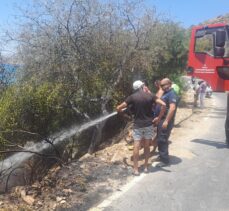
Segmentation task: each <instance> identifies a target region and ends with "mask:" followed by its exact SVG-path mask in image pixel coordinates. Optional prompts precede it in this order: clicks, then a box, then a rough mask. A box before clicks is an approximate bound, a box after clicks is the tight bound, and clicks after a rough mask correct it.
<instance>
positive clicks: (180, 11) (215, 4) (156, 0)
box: [146, 0, 229, 28]
mask: <svg viewBox="0 0 229 211" xmlns="http://www.w3.org/2000/svg"><path fill="white" fill-rule="evenodd" d="M146 3H147V4H148V5H149V6H152V5H155V7H156V11H157V12H160V13H164V14H168V15H169V16H170V17H172V19H173V20H175V21H177V22H180V23H181V25H182V26H183V27H185V28H188V27H190V26H191V25H198V24H199V23H201V22H203V21H206V20H209V19H213V18H216V17H218V16H220V15H225V14H227V13H229V0H188V1H187V0H146Z"/></svg>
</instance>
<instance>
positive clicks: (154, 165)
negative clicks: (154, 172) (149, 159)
mask: <svg viewBox="0 0 229 211" xmlns="http://www.w3.org/2000/svg"><path fill="white" fill-rule="evenodd" d="M152 166H153V167H164V166H167V165H166V163H163V162H162V161H157V162H153V163H152Z"/></svg>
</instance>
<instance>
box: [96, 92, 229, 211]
mask: <svg viewBox="0 0 229 211" xmlns="http://www.w3.org/2000/svg"><path fill="white" fill-rule="evenodd" d="M212 102H214V103H213V104H212V105H211V106H209V107H207V108H206V109H204V111H201V112H200V111H198V109H197V110H196V111H195V114H196V115H195V117H192V118H190V120H188V121H187V122H186V123H184V126H183V128H181V129H180V132H179V134H178V136H177V137H175V138H176V140H173V142H172V144H171V149H173V150H172V151H173V152H172V153H171V165H170V166H167V167H164V168H158V167H151V168H150V170H151V172H150V173H148V174H142V175H141V176H140V177H138V178H135V179H134V181H132V182H131V184H127V185H126V187H123V188H122V189H120V191H118V193H116V194H114V195H113V196H111V197H109V199H107V200H105V201H104V202H102V203H101V204H100V205H98V208H99V210H106V211H111V210H115V211H116V210H123V211H124V210H125V211H126V210H131V211H134V210H136V211H140V210H141V211H148V210H150V211H151V210H152V211H157V210H160V211H162V210H169V211H170V210H174V211H179V210H182V211H186V210H187V211H192V210H193V211H194V210H195V211H196V210H207V211H211V210H214V211H221V210H229V149H228V148H227V146H226V144H225V133H224V121H225V116H226V94H225V93H214V96H213V99H212ZM198 112H199V113H198Z"/></svg>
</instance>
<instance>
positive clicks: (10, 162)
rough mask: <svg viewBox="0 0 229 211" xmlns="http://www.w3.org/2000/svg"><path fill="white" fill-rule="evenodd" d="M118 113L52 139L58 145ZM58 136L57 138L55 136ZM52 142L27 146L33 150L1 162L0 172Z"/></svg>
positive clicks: (29, 149)
mask: <svg viewBox="0 0 229 211" xmlns="http://www.w3.org/2000/svg"><path fill="white" fill-rule="evenodd" d="M116 114H117V112H113V113H111V114H108V115H105V116H102V117H100V118H97V119H95V120H92V121H90V122H87V123H85V124H83V125H81V126H74V127H71V128H70V129H68V130H65V131H62V132H60V133H58V134H56V135H53V136H51V137H50V138H51V140H53V139H54V141H53V144H54V145H57V144H60V143H61V142H62V141H64V140H66V139H68V138H70V137H71V136H73V135H78V134H80V133H81V132H83V131H84V130H86V129H88V128H90V127H91V126H94V125H97V124H99V123H102V122H104V121H106V120H107V119H109V118H110V117H112V116H115V115H116ZM55 137H57V138H55ZM49 147H50V144H49V143H47V142H46V141H45V140H44V141H41V142H39V143H36V144H34V145H33V146H31V147H27V148H25V151H31V152H18V153H15V154H14V155H12V156H10V157H8V158H6V159H5V160H3V161H1V162H0V172H1V171H4V170H7V169H10V168H12V167H14V168H15V167H17V166H18V165H20V164H21V163H23V162H24V161H26V160H28V159H29V158H30V157H31V156H33V155H34V153H33V152H36V153H42V151H44V150H45V149H47V148H49Z"/></svg>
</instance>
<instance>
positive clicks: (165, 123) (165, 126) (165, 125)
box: [162, 120, 168, 129]
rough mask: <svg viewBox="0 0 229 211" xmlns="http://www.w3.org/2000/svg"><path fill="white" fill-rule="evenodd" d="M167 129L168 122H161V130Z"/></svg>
mask: <svg viewBox="0 0 229 211" xmlns="http://www.w3.org/2000/svg"><path fill="white" fill-rule="evenodd" d="M167 127H168V121H167V120H165V121H164V122H163V124H162V128H163V129H166V128H167Z"/></svg>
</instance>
